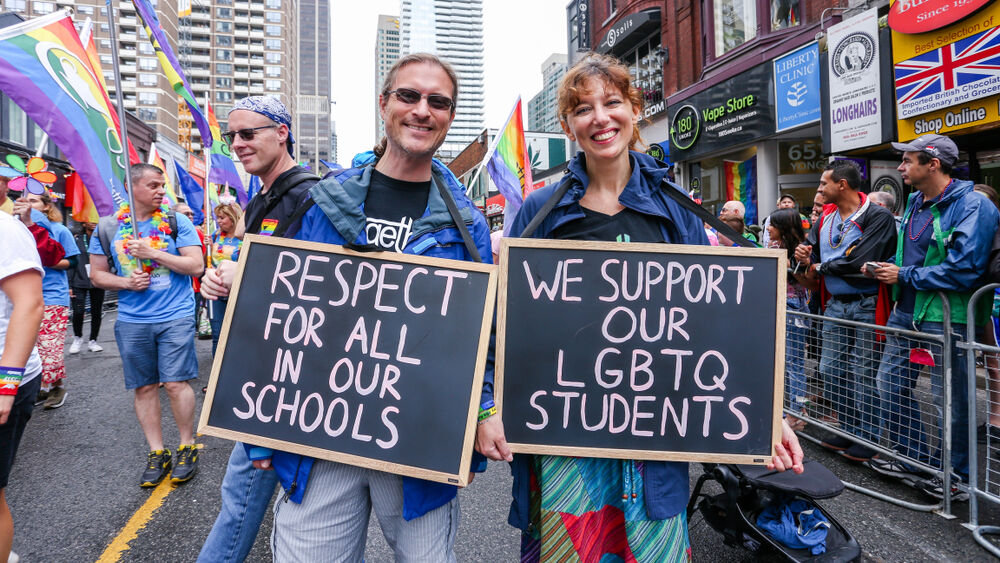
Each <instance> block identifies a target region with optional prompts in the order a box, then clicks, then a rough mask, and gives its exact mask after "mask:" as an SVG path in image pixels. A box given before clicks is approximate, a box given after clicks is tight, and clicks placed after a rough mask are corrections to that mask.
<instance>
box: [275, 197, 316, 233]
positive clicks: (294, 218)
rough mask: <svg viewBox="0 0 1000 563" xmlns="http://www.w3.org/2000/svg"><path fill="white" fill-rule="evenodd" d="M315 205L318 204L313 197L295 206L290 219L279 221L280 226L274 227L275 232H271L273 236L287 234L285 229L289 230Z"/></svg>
mask: <svg viewBox="0 0 1000 563" xmlns="http://www.w3.org/2000/svg"><path fill="white" fill-rule="evenodd" d="M313 205H316V202H315V201H314V200H313V198H309V199H307V200H305V201H303V202H302V203H301V204H299V206H298V207H297V208H295V212H294V213H292V215H291V216H290V217H289V218H288V219H286V220H285V221H283V222H281V223H278V228H276V229H274V232H273V233H271V236H272V237H283V236H285V231H287V230H288V228H289V227H291V226H292V225H294V224H295V223H296V222H298V220H299V219H301V218H302V216H303V215H305V214H306V212H308V211H309V210H310V209H312V206H313Z"/></svg>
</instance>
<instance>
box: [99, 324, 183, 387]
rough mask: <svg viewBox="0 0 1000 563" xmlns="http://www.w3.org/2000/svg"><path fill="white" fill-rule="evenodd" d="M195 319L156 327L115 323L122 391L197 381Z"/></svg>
mask: <svg viewBox="0 0 1000 563" xmlns="http://www.w3.org/2000/svg"><path fill="white" fill-rule="evenodd" d="M194 331H195V323H194V317H193V316H192V317H181V318H179V319H174V320H171V321H163V322H159V323H130V322H126V321H117V322H115V341H116V342H118V351H119V353H120V354H121V358H122V371H123V373H124V374H125V388H126V389H138V388H139V387H144V386H147V385H156V384H157V383H162V382H165V381H187V380H189V379H195V378H197V377H198V357H197V355H196V354H195V348H194V334H195V332H194Z"/></svg>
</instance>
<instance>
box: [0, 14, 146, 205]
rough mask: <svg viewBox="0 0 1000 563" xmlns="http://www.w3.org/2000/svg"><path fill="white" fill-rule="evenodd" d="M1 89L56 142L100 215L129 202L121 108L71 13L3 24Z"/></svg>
mask: <svg viewBox="0 0 1000 563" xmlns="http://www.w3.org/2000/svg"><path fill="white" fill-rule="evenodd" d="M0 91H3V93H4V94H7V96H8V97H9V98H10V99H11V100H13V101H14V103H15V104H17V105H18V106H19V107H20V108H21V109H22V110H24V112H25V113H26V114H27V115H28V117H30V118H31V119H32V120H34V122H35V123H37V124H38V126H39V127H41V128H42V131H44V132H45V133H46V134H47V135H48V136H49V138H50V139H52V140H53V141H55V143H56V145H58V146H59V148H60V150H62V152H63V153H64V154H65V155H66V159H67V160H68V161H69V163H70V164H71V165H73V168H75V169H76V171H77V173H79V174H80V179H81V180H83V183H84V185H86V186H87V188H88V190H89V191H90V195H91V198H92V199H93V201H94V205H95V206H96V207H97V210H98V212H100V214H101V215H110V214H112V213H114V211H115V210H116V209H117V207H118V204H119V203H120V202H123V201H127V200H128V195H127V194H126V193H125V170H126V164H125V158H124V155H125V151H124V150H123V148H122V143H121V137H120V136H119V134H118V128H117V127H116V126H115V121H114V119H113V118H112V115H114V110H113V109H112V108H111V106H110V104H109V102H108V98H107V96H106V92H105V91H104V88H102V87H101V83H100V80H99V77H98V75H97V73H96V72H95V71H94V68H93V67H92V66H91V64H90V59H89V57H88V56H87V52H86V50H85V49H84V47H83V44H81V43H80V36H79V35H77V31H76V28H74V27H73V20H72V19H70V17H69V12H67V11H59V12H54V13H52V14H48V15H45V16H42V17H38V18H34V19H31V20H28V21H26V22H23V23H20V24H17V25H12V26H9V27H6V28H3V29H0Z"/></svg>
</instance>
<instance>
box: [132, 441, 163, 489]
mask: <svg viewBox="0 0 1000 563" xmlns="http://www.w3.org/2000/svg"><path fill="white" fill-rule="evenodd" d="M167 473H170V450H168V449H166V448H164V449H162V450H155V451H152V452H149V457H148V458H146V470H145V471H143V472H142V477H141V478H140V479H139V486H140V487H155V486H157V485H159V484H160V481H162V480H163V478H164V477H166V476H167Z"/></svg>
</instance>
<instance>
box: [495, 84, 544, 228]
mask: <svg viewBox="0 0 1000 563" xmlns="http://www.w3.org/2000/svg"><path fill="white" fill-rule="evenodd" d="M486 155H487V156H486V159H488V160H486V171H487V172H489V174H490V178H493V183H494V184H496V185H497V189H499V190H500V193H501V194H503V197H504V199H505V200H507V205H506V206H505V207H504V215H505V216H506V214H507V209H511V213H515V212H517V210H518V209H520V207H521V203H522V202H524V198H525V197H527V196H528V194H529V193H531V192H532V191H533V190H534V187H533V185H532V181H531V164H530V162H531V161H530V160H529V159H528V144H527V143H525V142H524V120H523V118H522V116H521V97H520V96H518V97H517V102H516V103H515V104H514V109H513V110H511V112H510V116H509V117H508V118H507V123H506V124H505V125H504V126H503V128H502V129H501V130H500V131H499V133H497V136H496V138H495V139H493V144H492V146H491V147H490V150H488V151H486Z"/></svg>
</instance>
